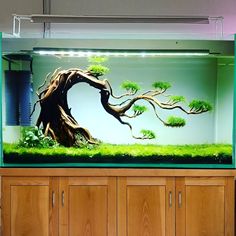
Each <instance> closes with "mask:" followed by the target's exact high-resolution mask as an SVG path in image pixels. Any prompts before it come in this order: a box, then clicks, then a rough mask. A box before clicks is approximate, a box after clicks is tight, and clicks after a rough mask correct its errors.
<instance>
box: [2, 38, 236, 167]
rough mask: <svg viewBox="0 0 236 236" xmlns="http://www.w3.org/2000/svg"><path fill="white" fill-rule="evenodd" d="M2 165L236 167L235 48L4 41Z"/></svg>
mask: <svg viewBox="0 0 236 236" xmlns="http://www.w3.org/2000/svg"><path fill="white" fill-rule="evenodd" d="M1 63H2V73H1V76H2V78H1V85H2V120H1V123H2V153H3V154H2V166H68V167H70V166H80V167H89V166H90V167H171V168H234V167H235V155H234V144H235V139H234V127H235V116H234V96H233V94H234V86H235V85H234V84H235V83H234V77H235V75H234V42H233V41H203V40H202V41H199V40H191V41H187V40H180V41H174V40H112V39H111V40H98V39H97V40H82V39H80V40H75V39H70V40H65V39H22V38H18V39H17V38H12V39H2V57H1Z"/></svg>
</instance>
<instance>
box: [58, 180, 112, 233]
mask: <svg viewBox="0 0 236 236" xmlns="http://www.w3.org/2000/svg"><path fill="white" fill-rule="evenodd" d="M60 192H61V193H62V194H63V195H64V201H63V202H64V204H61V206H60V213H59V215H60V216H59V218H60V219H59V221H60V228H59V231H60V236H79V235H83V236H115V235H116V178H113V177H91V178H88V177H78V178H76V177H69V178H61V179H60Z"/></svg>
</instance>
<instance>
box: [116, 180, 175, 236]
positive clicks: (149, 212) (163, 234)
mask: <svg viewBox="0 0 236 236" xmlns="http://www.w3.org/2000/svg"><path fill="white" fill-rule="evenodd" d="M174 199H175V181H174V178H164V177H163V178H162V177H127V178H126V177H120V178H119V180H118V235H119V236H174V235H175V201H174Z"/></svg>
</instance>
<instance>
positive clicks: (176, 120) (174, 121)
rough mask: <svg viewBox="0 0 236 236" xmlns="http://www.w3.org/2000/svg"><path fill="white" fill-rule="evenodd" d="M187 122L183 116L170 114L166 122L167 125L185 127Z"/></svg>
mask: <svg viewBox="0 0 236 236" xmlns="http://www.w3.org/2000/svg"><path fill="white" fill-rule="evenodd" d="M185 124H186V122H185V120H184V119H183V118H181V117H176V116H170V117H169V118H168V120H167V122H166V126H170V127H183V126H185Z"/></svg>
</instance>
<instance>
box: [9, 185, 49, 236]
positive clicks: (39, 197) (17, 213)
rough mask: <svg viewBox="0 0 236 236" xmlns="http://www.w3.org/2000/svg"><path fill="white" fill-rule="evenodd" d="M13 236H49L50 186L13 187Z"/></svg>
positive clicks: (11, 212)
mask: <svg viewBox="0 0 236 236" xmlns="http://www.w3.org/2000/svg"><path fill="white" fill-rule="evenodd" d="M10 191H11V211H10V214H11V236H23V235H34V236H48V235H49V200H48V199H49V186H11V190H10Z"/></svg>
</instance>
